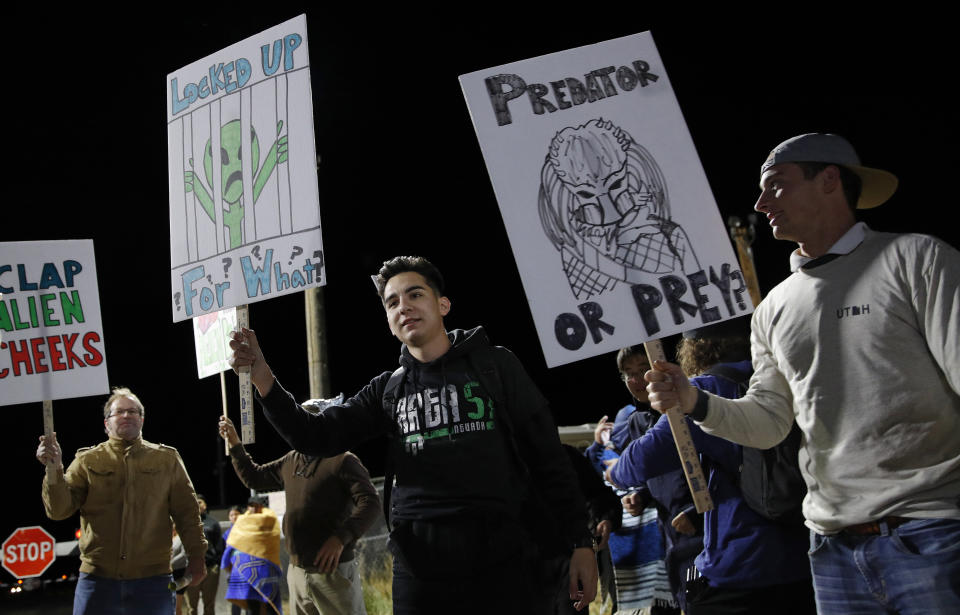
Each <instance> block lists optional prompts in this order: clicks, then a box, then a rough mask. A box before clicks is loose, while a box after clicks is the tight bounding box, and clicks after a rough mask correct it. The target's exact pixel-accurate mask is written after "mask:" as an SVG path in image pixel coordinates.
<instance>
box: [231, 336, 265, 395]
mask: <svg viewBox="0 0 960 615" xmlns="http://www.w3.org/2000/svg"><path fill="white" fill-rule="evenodd" d="M230 351H231V352H230V358H229V360H228V362H229V363H230V367H231V368H233V371H234V372H236V373H237V374H239V373H240V369H241V368H243V367H249V368H250V380H251V382H253V386H255V387H257V392H258V393H260V396H261V397H263V396H265V395H267V394H268V393H270V389H272V388H273V371H272V370H271V369H270V366H269V365H267V361H266V360H265V359H264V358H263V352H262V351H261V350H260V342H258V341H257V334H256V333H255V332H254V331H253V329H247V328H240V329H239V330H237V331H233V332H232V333H231V334H230Z"/></svg>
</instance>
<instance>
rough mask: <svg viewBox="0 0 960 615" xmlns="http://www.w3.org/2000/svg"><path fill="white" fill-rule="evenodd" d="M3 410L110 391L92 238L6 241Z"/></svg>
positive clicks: (0, 335) (0, 366)
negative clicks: (31, 403) (4, 407)
mask: <svg viewBox="0 0 960 615" xmlns="http://www.w3.org/2000/svg"><path fill="white" fill-rule="evenodd" d="M0 295H2V297H0V391H2V394H0V406H5V405H9V404H22V403H28V402H34V401H43V400H47V399H49V400H55V399H68V398H71V397H84V396H86V395H102V394H104V393H107V392H109V390H110V385H109V380H108V378H107V360H106V352H105V350H104V345H103V326H102V324H101V322H100V293H99V290H98V288H97V265H96V263H95V262H94V258H93V240H91V239H83V240H72V241H21V242H12V243H0Z"/></svg>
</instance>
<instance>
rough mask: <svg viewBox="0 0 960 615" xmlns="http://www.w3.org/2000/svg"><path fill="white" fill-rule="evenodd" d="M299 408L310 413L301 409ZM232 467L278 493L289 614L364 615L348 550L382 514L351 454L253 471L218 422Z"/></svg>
mask: <svg viewBox="0 0 960 615" xmlns="http://www.w3.org/2000/svg"><path fill="white" fill-rule="evenodd" d="M304 407H313V406H310V405H309V404H304ZM219 430H220V435H221V436H222V437H223V439H224V440H226V441H227V443H228V444H229V445H230V459H231V460H232V461H233V468H234V470H236V472H237V476H238V477H239V478H240V480H241V481H242V482H243V484H244V485H245V486H246V487H248V488H250V489H255V490H257V491H277V490H279V489H283V492H284V495H285V498H286V504H287V508H286V512H285V513H284V515H283V534H284V537H285V539H286V547H287V553H289V554H290V565H289V566H288V567H287V586H288V588H289V590H290V609H291V612H292V613H293V615H320V614H322V615H340V614H342V615H365V614H366V609H365V607H364V604H363V588H362V586H361V582H360V570H359V562H358V561H357V558H356V557H355V555H356V552H355V550H354V547H355V545H356V542H357V540H358V539H359V538H360V537H361V536H362V535H363V534H364V532H366V531H367V530H368V529H370V526H371V525H373V523H374V521H376V520H377V517H379V515H380V498H379V497H378V496H377V488H376V487H374V486H373V483H372V482H370V474H369V473H368V472H367V469H366V468H365V467H363V464H362V463H360V460H359V459H358V458H357V456H356V455H354V454H353V453H341V454H340V455H336V456H334V457H327V458H323V457H312V456H307V455H304V454H302V453H298V452H296V451H290V452H289V453H287V454H286V455H284V456H283V457H281V458H279V459H276V460H274V461H271V462H269V463H266V464H264V465H258V464H257V463H256V462H254V461H253V459H252V458H251V457H250V455H249V454H248V453H247V451H246V449H245V448H244V447H243V444H242V443H241V442H240V437H239V436H238V435H237V430H236V429H235V428H234V426H233V423H232V422H231V421H230V419H228V418H226V417H220V423H219Z"/></svg>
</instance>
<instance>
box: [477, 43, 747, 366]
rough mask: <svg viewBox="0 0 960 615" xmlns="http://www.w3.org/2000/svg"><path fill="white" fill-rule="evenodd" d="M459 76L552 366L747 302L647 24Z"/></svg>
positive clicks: (730, 312)
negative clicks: (617, 35)
mask: <svg viewBox="0 0 960 615" xmlns="http://www.w3.org/2000/svg"><path fill="white" fill-rule="evenodd" d="M460 84H461V86H462V88H463V92H464V96H465V97H466V100H467V106H468V107H469V109H470V115H471V117H472V119H473V124H474V128H475V129H476V131H477V138H478V139H479V141H480V148H481V150H482V151H483V156H484V159H485V160H486V164H487V169H488V171H489V173H490V178H491V180H492V182H493V187H494V191H495V192H496V195H497V201H498V202H499V204H500V211H501V213H502V215H503V219H504V223H505V226H506V229H507V234H508V236H509V238H510V244H511V246H512V248H513V253H514V257H515V258H516V261H517V266H518V267H519V270H520V276H521V279H522V280H523V285H524V289H525V291H526V293H527V299H528V301H529V303H530V307H531V310H532V312H533V317H534V321H535V323H536V327H537V333H538V335H539V337H540V344H541V346H542V347H543V352H544V356H545V357H546V360H547V364H548V365H549V366H551V367H552V366H555V365H562V364H564V363H569V362H572V361H576V360H578V359H584V358H587V357H591V356H595V355H598V354H602V353H605V352H610V351H613V350H616V349H618V348H621V347H623V346H628V345H631V344H637V343H639V342H642V341H647V340H652V339H658V338H662V337H666V336H669V335H672V334H675V333H679V332H681V331H684V330H686V329H690V328H693V327H699V326H703V325H706V324H709V323H711V322H718V321H721V320H725V319H728V318H732V317H735V316H740V315H742V314H745V313H748V312H750V311H752V310H753V306H752V304H751V302H750V297H749V295H748V293H747V286H746V284H745V283H744V280H743V276H742V275H741V273H740V267H739V265H738V264H737V260H736V257H735V256H734V253H733V249H732V248H731V246H730V242H729V240H728V239H727V233H726V229H725V227H724V225H723V221H722V220H721V218H720V213H719V211H718V210H717V206H716V203H715V201H714V199H713V195H712V194H711V192H710V187H709V185H708V184H707V179H706V176H705V175H704V172H703V168H702V166H701V164H700V160H699V158H698V157H697V152H696V149H695V147H694V145H693V140H692V139H691V137H690V133H689V131H688V129H687V126H686V124H685V122H684V120H683V116H682V115H681V113H680V107H679V105H678V104H677V100H676V97H675V96H674V93H673V89H672V87H671V85H670V81H669V79H668V78H667V73H666V70H665V69H664V66H663V63H662V62H661V60H660V55H659V53H657V48H656V46H655V45H654V42H653V38H652V36H651V35H650V33H648V32H647V33H643V34H637V35H633V36H627V37H624V38H620V39H615V40H612V41H607V42H604V43H598V44H596V45H591V46H588V47H581V48H578V49H572V50H569V51H564V52H560V53H554V54H550V55H546V56H541V57H538V58H533V59H530V60H525V61H521V62H515V63H513V64H507V65H504V66H498V67H494V68H490V69H486V70H481V71H477V72H474V73H470V74H467V75H462V76H461V77H460Z"/></svg>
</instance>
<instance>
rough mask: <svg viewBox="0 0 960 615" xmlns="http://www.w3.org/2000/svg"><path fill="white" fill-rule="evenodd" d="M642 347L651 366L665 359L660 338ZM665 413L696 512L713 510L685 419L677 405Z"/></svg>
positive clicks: (711, 499) (645, 343) (698, 458)
mask: <svg viewBox="0 0 960 615" xmlns="http://www.w3.org/2000/svg"><path fill="white" fill-rule="evenodd" d="M643 348H644V349H645V350H646V351H647V360H649V361H650V365H651V366H652V365H653V364H654V362H655V361H666V360H667V357H666V355H665V354H664V353H663V344H662V343H661V342H660V340H652V341H649V342H644V344H643ZM665 414H666V415H667V421H668V422H669V423H670V431H671V432H672V433H673V442H674V444H676V445H677V453H679V455H680V465H681V466H683V475H684V476H686V477H687V485H688V486H689V487H690V495H691V496H692V497H693V504H694V506H696V507H697V512H698V513H703V512H706V511H708V510H713V498H711V497H710V492H709V491H708V490H707V480H706V478H704V475H703V468H701V467H700V457H699V456H698V455H697V449H696V447H695V446H694V445H693V438H692V437H691V436H690V428H689V427H687V421H686V419H685V417H684V416H683V413H682V412H680V408H679V407H674V408H670V409H669V410H667V411H666V412H665Z"/></svg>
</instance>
